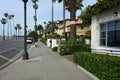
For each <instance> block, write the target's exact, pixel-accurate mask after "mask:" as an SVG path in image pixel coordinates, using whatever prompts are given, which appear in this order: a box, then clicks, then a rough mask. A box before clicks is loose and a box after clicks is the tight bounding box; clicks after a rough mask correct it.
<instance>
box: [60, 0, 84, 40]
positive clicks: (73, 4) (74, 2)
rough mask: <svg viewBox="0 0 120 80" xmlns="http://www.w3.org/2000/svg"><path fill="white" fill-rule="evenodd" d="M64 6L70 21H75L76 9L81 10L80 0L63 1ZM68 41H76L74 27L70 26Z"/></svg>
mask: <svg viewBox="0 0 120 80" xmlns="http://www.w3.org/2000/svg"><path fill="white" fill-rule="evenodd" d="M62 1H63V0H58V2H62ZM65 6H66V7H67V10H68V11H69V12H70V19H71V20H72V21H75V19H76V11H77V9H81V7H82V6H83V5H82V0H65ZM70 39H71V40H76V27H75V25H71V26H70Z"/></svg>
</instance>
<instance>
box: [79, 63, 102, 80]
mask: <svg viewBox="0 0 120 80" xmlns="http://www.w3.org/2000/svg"><path fill="white" fill-rule="evenodd" d="M77 68H78V69H80V70H81V71H83V72H84V73H85V74H87V75H88V76H90V77H91V78H92V79H93V80H100V79H98V78H97V77H96V76H94V75H93V74H92V73H90V72H88V71H87V70H85V69H84V68H82V67H81V66H80V65H78V64H77Z"/></svg>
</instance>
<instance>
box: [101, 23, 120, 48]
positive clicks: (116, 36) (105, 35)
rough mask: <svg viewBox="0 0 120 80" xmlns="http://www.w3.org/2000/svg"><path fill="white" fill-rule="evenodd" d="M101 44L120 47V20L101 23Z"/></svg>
mask: <svg viewBox="0 0 120 80" xmlns="http://www.w3.org/2000/svg"><path fill="white" fill-rule="evenodd" d="M100 45H102V46H108V47H120V21H112V22H107V23H103V24H101V25H100Z"/></svg>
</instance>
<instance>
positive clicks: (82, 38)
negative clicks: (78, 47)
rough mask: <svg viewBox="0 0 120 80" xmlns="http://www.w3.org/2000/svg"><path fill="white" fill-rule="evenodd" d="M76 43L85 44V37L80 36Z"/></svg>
mask: <svg viewBox="0 0 120 80" xmlns="http://www.w3.org/2000/svg"><path fill="white" fill-rule="evenodd" d="M78 41H79V42H80V43H81V44H85V37H83V36H81V37H80V38H79V39H78Z"/></svg>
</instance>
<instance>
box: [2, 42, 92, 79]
mask: <svg viewBox="0 0 120 80" xmlns="http://www.w3.org/2000/svg"><path fill="white" fill-rule="evenodd" d="M36 44H37V45H38V46H37V47H36V48H34V47H31V48H29V49H28V53H29V56H30V59H29V60H25V61H23V60H21V59H19V60H18V61H16V62H14V63H13V64H11V65H10V66H8V67H6V68H5V69H3V70H0V80H93V79H92V78H91V77H90V76H88V75H86V74H85V73H84V72H83V71H80V70H79V69H78V68H77V67H76V65H75V64H74V63H72V62H70V61H68V60H67V59H65V58H63V57H61V56H59V55H58V54H57V53H54V52H52V51H51V50H50V49H49V48H48V47H46V46H45V45H44V44H42V43H41V42H38V43H36Z"/></svg>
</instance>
